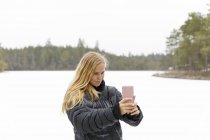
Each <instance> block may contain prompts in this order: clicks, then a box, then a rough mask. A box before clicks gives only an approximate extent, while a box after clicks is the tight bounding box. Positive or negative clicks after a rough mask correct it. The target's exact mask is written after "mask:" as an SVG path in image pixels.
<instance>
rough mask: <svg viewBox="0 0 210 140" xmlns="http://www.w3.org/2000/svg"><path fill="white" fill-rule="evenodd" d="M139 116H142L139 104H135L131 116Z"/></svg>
mask: <svg viewBox="0 0 210 140" xmlns="http://www.w3.org/2000/svg"><path fill="white" fill-rule="evenodd" d="M139 114H140V110H139V109H138V107H137V103H134V108H133V109H132V110H131V112H130V115H131V116H137V115H139Z"/></svg>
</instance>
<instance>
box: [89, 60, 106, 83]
mask: <svg viewBox="0 0 210 140" xmlns="http://www.w3.org/2000/svg"><path fill="white" fill-rule="evenodd" d="M104 72H105V64H104V63H101V64H99V65H97V66H96V69H95V71H94V72H93V76H92V78H91V80H90V84H91V85H93V86H95V87H98V86H99V85H100V84H101V82H102V80H103V79H104Z"/></svg>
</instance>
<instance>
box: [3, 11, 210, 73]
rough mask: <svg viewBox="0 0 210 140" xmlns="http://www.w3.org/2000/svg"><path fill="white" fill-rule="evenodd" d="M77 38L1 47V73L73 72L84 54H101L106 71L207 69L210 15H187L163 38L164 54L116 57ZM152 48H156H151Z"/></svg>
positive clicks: (209, 43) (209, 45) (209, 47)
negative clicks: (75, 41)
mask: <svg viewBox="0 0 210 140" xmlns="http://www.w3.org/2000/svg"><path fill="white" fill-rule="evenodd" d="M84 44H85V43H84V41H83V40H82V39H78V44H77V45H76V46H71V45H66V46H55V45H53V44H52V43H51V41H50V40H47V41H46V44H45V45H42V46H41V45H37V46H26V47H24V48H16V49H8V48H4V47H3V46H1V44H0V71H4V70H9V71H13V70H74V69H75V68H76V66H77V63H78V62H79V60H80V58H81V57H82V55H83V54H84V53H85V52H88V51H96V52H100V53H102V54H104V55H105V56H106V57H107V59H108V61H109V67H108V70H168V69H169V68H170V69H171V70H191V71H201V70H209V68H210V64H209V63H210V14H207V15H202V14H201V13H196V12H192V13H189V15H188V19H187V20H186V21H185V22H184V24H183V25H181V26H180V28H179V29H173V30H172V32H171V33H170V34H169V36H168V37H167V38H166V52H165V53H162V54H154V53H152V54H149V55H144V54H142V55H132V54H129V55H128V56H126V55H115V54H113V53H109V52H105V51H104V50H100V47H99V46H98V45H97V44H98V43H96V45H95V47H94V48H90V47H88V46H87V45H84ZM154 47H155V46H154Z"/></svg>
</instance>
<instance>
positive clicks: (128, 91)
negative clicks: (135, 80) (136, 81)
mask: <svg viewBox="0 0 210 140" xmlns="http://www.w3.org/2000/svg"><path fill="white" fill-rule="evenodd" d="M122 96H123V98H132V102H134V91H133V86H122Z"/></svg>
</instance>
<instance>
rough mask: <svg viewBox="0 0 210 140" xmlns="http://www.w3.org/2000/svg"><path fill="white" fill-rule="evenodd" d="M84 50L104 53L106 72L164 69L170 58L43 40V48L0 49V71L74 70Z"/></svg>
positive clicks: (169, 62) (167, 65) (80, 43)
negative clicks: (116, 52) (106, 62)
mask: <svg viewBox="0 0 210 140" xmlns="http://www.w3.org/2000/svg"><path fill="white" fill-rule="evenodd" d="M88 51H96V52H100V53H102V54H104V55H105V56H106V57H107V59H108V61H109V66H108V70H165V69H168V67H169V66H170V64H171V63H172V60H171V58H172V57H171V55H164V54H150V55H147V56H145V55H132V54H129V56H125V55H115V54H112V53H107V52H105V51H103V50H100V49H99V47H98V46H95V48H89V47H88V46H84V43H83V41H82V40H81V39H79V42H78V44H77V46H74V47H72V46H70V45H69V46H54V45H53V44H52V43H51V42H50V41H47V43H46V45H44V46H28V47H25V48H19V49H6V48H3V47H1V48H0V54H1V55H0V67H1V70H4V69H5V70H75V68H76V66H77V64H78V62H79V60H80V59H81V57H82V55H83V54H84V53H86V52H88Z"/></svg>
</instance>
